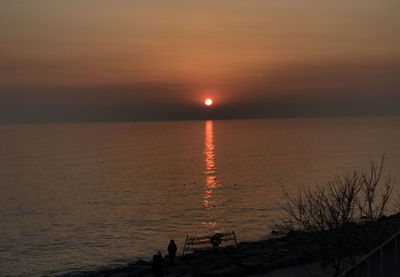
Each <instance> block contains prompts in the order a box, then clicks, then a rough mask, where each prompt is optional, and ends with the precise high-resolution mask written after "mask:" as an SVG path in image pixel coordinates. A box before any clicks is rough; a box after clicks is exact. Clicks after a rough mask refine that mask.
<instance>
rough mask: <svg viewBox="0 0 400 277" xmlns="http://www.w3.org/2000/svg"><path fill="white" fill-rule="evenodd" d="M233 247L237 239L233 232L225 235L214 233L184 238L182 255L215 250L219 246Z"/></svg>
mask: <svg viewBox="0 0 400 277" xmlns="http://www.w3.org/2000/svg"><path fill="white" fill-rule="evenodd" d="M229 244H231V245H234V246H236V247H237V245H238V243H237V239H236V234H235V231H232V232H225V233H215V234H211V235H200V236H189V235H187V236H186V240H185V245H184V247H183V254H182V255H185V253H187V252H198V251H205V250H210V249H212V248H217V247H219V246H220V245H222V246H227V245H229Z"/></svg>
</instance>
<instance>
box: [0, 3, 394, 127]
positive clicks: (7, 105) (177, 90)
mask: <svg viewBox="0 0 400 277" xmlns="http://www.w3.org/2000/svg"><path fill="white" fill-rule="evenodd" d="M399 14H400V1H399V0H380V1H376V0H359V1H354V0H347V1H341V0H338V1H320V0H319V1H317V0H313V1H311V0H310V1H306V0H298V1H296V0H279V1H269V0H263V1H261V0H247V1H246V0H229V1H218V0H212V1H211V0H210V1H209V0H202V1H188V0H185V1H184V0H182V1H166V0H160V1H152V0H146V1H122V0H112V1H111V0H108V1H105V0H86V1H81V0H79V1H78V0H56V1H55V0H42V1H32V0H18V1H16V0H0V34H1V35H0V122H52V121H119V120H168V119H209V118H253V117H292V116H295V117H300V116H342V115H392V114H400V90H399V87H400V16H399ZM207 97H211V98H212V99H213V100H214V103H215V104H214V105H213V106H212V107H211V108H210V107H205V105H204V100H205V99H206V98H207Z"/></svg>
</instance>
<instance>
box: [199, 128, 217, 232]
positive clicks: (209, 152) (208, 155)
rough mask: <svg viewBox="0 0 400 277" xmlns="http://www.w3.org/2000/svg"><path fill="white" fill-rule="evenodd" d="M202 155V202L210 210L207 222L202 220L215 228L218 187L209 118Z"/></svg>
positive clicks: (212, 135)
mask: <svg viewBox="0 0 400 277" xmlns="http://www.w3.org/2000/svg"><path fill="white" fill-rule="evenodd" d="M204 155H205V163H206V167H205V170H204V174H205V175H206V183H205V189H204V192H205V193H204V196H203V199H204V200H203V204H204V207H205V208H206V209H207V210H210V213H209V216H210V218H209V220H208V222H203V224H204V225H207V226H208V227H209V228H210V229H214V230H215V229H216V227H217V223H216V221H215V217H216V213H217V200H216V199H215V196H214V195H213V194H214V190H215V189H216V188H217V187H218V184H217V181H216V179H217V177H216V168H215V144H214V127H213V122H212V121H211V120H208V121H206V124H205V140H204Z"/></svg>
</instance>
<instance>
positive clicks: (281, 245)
mask: <svg viewBox="0 0 400 277" xmlns="http://www.w3.org/2000/svg"><path fill="white" fill-rule="evenodd" d="M399 230H400V213H398V214H396V215H392V216H390V217H383V218H381V219H379V220H378V221H375V222H369V223H363V224H361V223H360V224H354V223H350V224H349V225H348V226H347V228H346V233H345V238H344V241H345V243H346V251H349V253H351V255H353V256H360V255H363V254H366V253H368V252H369V251H371V250H373V249H374V248H376V247H377V246H379V244H381V243H382V242H384V241H385V240H386V239H387V238H389V237H390V236H392V235H393V234H395V233H396V232H397V231H399ZM323 236H327V239H329V237H328V236H329V234H328V233H327V234H324V233H319V234H316V233H310V232H303V231H290V232H288V233H286V234H280V235H279V234H275V235H274V236H271V237H270V238H268V239H265V240H260V241H255V242H242V243H240V244H239V245H238V247H237V248H233V247H226V248H223V249H219V251H218V252H217V253H213V252H211V251H210V252H200V253H192V254H188V255H185V256H184V257H183V256H178V257H177V258H176V261H175V265H174V266H171V265H169V261H168V259H165V262H164V276H188V277H189V276H247V275H252V274H257V273H266V272H269V271H271V270H274V269H277V268H283V267H291V266H297V265H301V264H306V263H311V262H315V261H320V262H321V264H323V265H324V266H325V265H326V266H330V265H329V263H330V259H331V258H332V257H331V255H332V253H331V252H330V250H331V248H332V246H331V245H329V244H325V245H321V243H319V242H318V241H321V240H320V239H321V237H323ZM322 241H324V240H322ZM62 276H63V277H67V276H74V277H77V276H91V277H109V276H110V277H128V276H135V277H136V276H152V273H151V262H149V261H137V262H135V263H132V264H129V265H127V266H126V267H123V268H117V269H106V270H100V271H92V272H74V273H69V274H65V275H62Z"/></svg>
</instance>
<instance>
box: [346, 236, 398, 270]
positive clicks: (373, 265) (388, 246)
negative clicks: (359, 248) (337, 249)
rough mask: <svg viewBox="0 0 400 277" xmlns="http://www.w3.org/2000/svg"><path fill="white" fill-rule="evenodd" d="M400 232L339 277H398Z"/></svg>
mask: <svg viewBox="0 0 400 277" xmlns="http://www.w3.org/2000/svg"><path fill="white" fill-rule="evenodd" d="M399 251H400V231H399V232H397V233H396V234H394V235H393V236H392V237H390V238H389V239H387V240H386V241H385V242H383V243H382V244H381V245H379V246H378V247H377V248H376V249H374V250H372V251H371V252H370V253H369V254H367V255H365V256H364V257H363V258H362V259H361V260H360V261H358V262H357V263H356V264H355V265H354V266H352V267H351V268H349V269H348V270H347V271H346V272H345V273H343V274H342V275H341V277H394V276H396V277H398V276H400V267H399V266H400V261H399V258H400V252H399Z"/></svg>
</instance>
